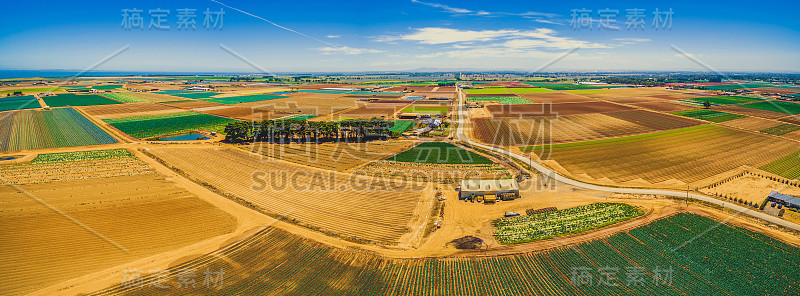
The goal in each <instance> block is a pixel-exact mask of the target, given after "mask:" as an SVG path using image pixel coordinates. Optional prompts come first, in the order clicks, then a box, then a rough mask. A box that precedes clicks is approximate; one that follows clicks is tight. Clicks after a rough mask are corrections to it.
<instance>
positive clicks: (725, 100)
mask: <svg viewBox="0 0 800 296" xmlns="http://www.w3.org/2000/svg"><path fill="white" fill-rule="evenodd" d="M691 100H692V101H694V102H698V103H701V104H702V103H703V102H706V101H708V102H709V103H711V104H714V105H733V104H741V103H750V102H757V101H761V100H760V99H755V98H748V97H741V96H715V97H702V98H694V99H691Z"/></svg>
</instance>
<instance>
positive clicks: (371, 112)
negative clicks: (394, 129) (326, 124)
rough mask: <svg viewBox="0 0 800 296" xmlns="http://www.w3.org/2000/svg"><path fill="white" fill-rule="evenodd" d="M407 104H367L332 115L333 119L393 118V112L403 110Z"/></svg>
mask: <svg viewBox="0 0 800 296" xmlns="http://www.w3.org/2000/svg"><path fill="white" fill-rule="evenodd" d="M408 105H409V104H407V103H406V104H379V105H374V104H367V105H364V106H361V107H358V108H357V109H354V110H349V111H345V112H341V113H338V114H335V115H334V120H336V119H343V118H373V117H375V118H381V117H384V118H387V119H391V118H394V114H395V113H396V112H399V111H400V110H403V108H405V107H406V106H408Z"/></svg>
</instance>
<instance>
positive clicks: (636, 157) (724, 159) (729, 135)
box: [536, 125, 797, 183]
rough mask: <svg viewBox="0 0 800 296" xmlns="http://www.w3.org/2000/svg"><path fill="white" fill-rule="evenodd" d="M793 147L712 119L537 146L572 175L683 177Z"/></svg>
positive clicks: (757, 161)
mask: <svg viewBox="0 0 800 296" xmlns="http://www.w3.org/2000/svg"><path fill="white" fill-rule="evenodd" d="M795 150H797V143H795V142H792V141H788V140H781V139H777V138H774V137H769V136H765V135H760V134H755V133H750V132H743V131H739V130H733V129H729V128H724V127H718V126H713V125H704V126H696V127H690V128H687V129H682V130H675V131H667V132H662V133H654V134H649V135H646V136H642V137H630V138H627V139H625V138H623V139H622V140H619V139H614V141H602V140H600V141H594V142H585V143H580V145H573V144H564V145H555V146H553V147H552V148H551V149H547V148H546V149H543V150H540V151H536V153H537V154H539V155H540V156H542V157H544V158H549V159H552V160H555V161H557V162H558V163H559V164H560V165H561V166H562V167H563V168H564V169H566V170H567V171H569V172H570V173H572V174H573V175H578V174H587V175H589V176H591V177H592V178H609V179H611V180H613V181H615V182H625V181H631V180H634V179H637V178H641V179H644V180H645V181H648V182H654V183H655V182H663V181H667V180H670V179H676V180H679V181H683V182H686V183H690V182H695V181H699V180H703V179H706V178H708V177H711V176H714V175H717V174H720V173H723V172H726V171H729V170H732V169H735V168H738V167H741V166H743V165H748V166H751V167H760V166H763V165H765V164H767V163H770V162H772V161H774V160H777V159H779V158H781V157H783V156H785V155H786V154H787V153H790V152H791V151H795Z"/></svg>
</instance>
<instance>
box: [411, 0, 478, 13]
mask: <svg viewBox="0 0 800 296" xmlns="http://www.w3.org/2000/svg"><path fill="white" fill-rule="evenodd" d="M411 2H413V3H417V4H422V5H425V6H430V7H435V8H441V9H444V10H445V11H447V12H451V13H472V10H469V9H464V8H456V7H450V6H447V5H444V4H439V3H430V2H422V1H419V0H411Z"/></svg>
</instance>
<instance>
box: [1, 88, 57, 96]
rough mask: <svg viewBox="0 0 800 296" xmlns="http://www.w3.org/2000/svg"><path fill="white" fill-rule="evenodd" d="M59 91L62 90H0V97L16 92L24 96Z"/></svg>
mask: <svg viewBox="0 0 800 296" xmlns="http://www.w3.org/2000/svg"><path fill="white" fill-rule="evenodd" d="M59 90H62V88H60V87H35V88H16V89H6V90H0V95H2V96H6V95H7V94H11V93H14V92H18V91H19V92H22V94H23V95H26V94H28V95H32V94H37V93H41V92H54V91H59Z"/></svg>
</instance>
